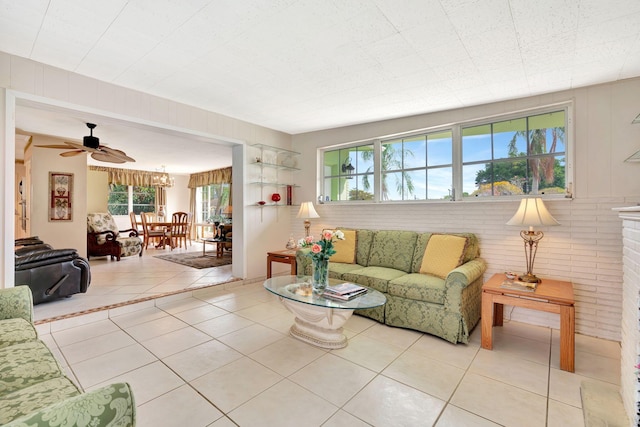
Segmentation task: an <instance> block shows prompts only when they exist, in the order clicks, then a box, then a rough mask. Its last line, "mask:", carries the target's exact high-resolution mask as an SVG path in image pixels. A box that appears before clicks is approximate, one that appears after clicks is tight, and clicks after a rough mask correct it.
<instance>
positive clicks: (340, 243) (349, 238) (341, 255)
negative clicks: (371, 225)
mask: <svg viewBox="0 0 640 427" xmlns="http://www.w3.org/2000/svg"><path fill="white" fill-rule="evenodd" d="M341 231H342V232H343V233H344V240H338V239H335V240H334V241H333V248H334V249H335V250H336V253H335V254H333V255H331V258H329V261H331V262H342V263H345V264H355V263H356V243H357V241H356V230H341Z"/></svg>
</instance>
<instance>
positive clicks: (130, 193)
mask: <svg viewBox="0 0 640 427" xmlns="http://www.w3.org/2000/svg"><path fill="white" fill-rule="evenodd" d="M116 185H119V186H123V187H127V212H126V213H124V214H114V213H111V206H114V205H113V204H111V203H109V199H110V198H111V193H112V192H113V190H112V188H113V186H116ZM133 187H144V188H155V191H156V192H157V191H158V189H157V188H156V187H154V186H151V185H149V186H145V185H135V186H134V185H125V184H110V185H109V192H108V194H107V212H109V213H111V215H116V216H126V215H129V212H135V209H134V207H133V206H134V203H133ZM123 193H124V192H123ZM155 196H156V194H155V193H154V201H153V204H149V205H140V204H139V203H136V206H153V210H152V211H151V212H155V211H156V208H157V207H156V197H155ZM116 206H124V204H118V205H116ZM144 212H148V211H144ZM139 214H140V212H136V215H139Z"/></svg>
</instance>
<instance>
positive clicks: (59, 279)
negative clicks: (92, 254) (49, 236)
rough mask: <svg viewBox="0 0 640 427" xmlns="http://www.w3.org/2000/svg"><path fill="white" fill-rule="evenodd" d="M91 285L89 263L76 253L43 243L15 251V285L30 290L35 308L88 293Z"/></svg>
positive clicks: (73, 250) (72, 250)
mask: <svg viewBox="0 0 640 427" xmlns="http://www.w3.org/2000/svg"><path fill="white" fill-rule="evenodd" d="M16 243H18V242H17V241H16ZM90 283H91V269H90V267H89V262H88V261H87V260H86V259H85V258H82V257H81V256H80V255H79V254H78V252H77V251H76V250H75V249H53V248H52V247H51V246H50V245H47V244H46V243H41V244H32V245H28V246H24V247H22V248H20V249H16V251H15V285H16V286H18V285H26V286H29V288H31V293H32V294H33V304H34V305H35V304H40V303H42V302H46V301H50V300H54V299H57V298H61V297H69V296H71V295H73V294H77V293H84V292H87V289H88V288H89V284H90Z"/></svg>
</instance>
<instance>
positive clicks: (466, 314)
mask: <svg viewBox="0 0 640 427" xmlns="http://www.w3.org/2000/svg"><path fill="white" fill-rule="evenodd" d="M341 230H342V231H343V232H345V234H346V236H347V239H346V241H345V244H346V242H347V241H348V240H349V239H351V240H352V242H351V245H352V246H351V248H348V247H343V248H339V247H336V250H337V252H338V253H337V254H336V255H335V256H337V255H340V252H341V251H342V252H343V254H342V255H340V258H339V259H340V261H342V262H333V260H330V262H329V277H330V278H334V279H339V280H344V281H347V282H354V283H359V284H361V285H364V286H368V287H370V288H373V289H376V290H378V291H380V292H382V293H383V294H385V296H386V297H387V303H386V304H385V305H384V306H382V307H377V308H374V309H366V310H358V311H357V312H356V313H357V314H360V315H363V316H366V317H370V318H372V319H375V320H377V321H378V322H381V323H385V324H387V325H389V326H396V327H402V328H408V329H414V330H418V331H422V332H426V333H429V334H432V335H436V336H438V337H441V338H444V339H445V340H447V341H450V342H452V343H458V342H462V343H468V341H469V334H470V332H471V330H472V329H473V328H474V327H475V325H476V324H477V323H478V321H479V320H480V311H481V291H482V283H483V274H484V272H485V270H486V264H485V262H484V261H483V260H482V259H481V258H479V255H480V248H479V244H478V239H477V237H476V236H475V235H474V234H471V233H448V234H447V233H418V232H414V231H399V230H364V229H357V230H353V231H351V230H346V229H344V228H341ZM349 231H350V234H349ZM436 236H437V237H436ZM434 237H435V238H434ZM449 240H450V241H455V248H453V247H452V246H451V247H450V246H449V244H448V243H446V242H447V241H449ZM430 242H431V243H430ZM441 242H445V243H441ZM336 243H341V241H337V242H336ZM351 251H353V252H354V253H353V256H352V255H351ZM308 253H309V249H299V250H298V251H297V253H296V261H297V269H298V275H305V276H308V275H311V273H312V263H311V258H310V257H309V256H308ZM345 258H346V259H345ZM345 261H346V262H345Z"/></svg>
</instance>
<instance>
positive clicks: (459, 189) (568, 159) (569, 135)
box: [318, 101, 575, 204]
mask: <svg viewBox="0 0 640 427" xmlns="http://www.w3.org/2000/svg"><path fill="white" fill-rule="evenodd" d="M573 109H574V107H573V102H570V101H569V102H561V103H556V104H549V105H545V106H541V107H536V108H531V109H525V110H519V111H513V112H510V113H505V114H497V115H492V116H485V117H481V118H475V119H472V120H466V121H460V122H455V123H448V124H445V125H438V126H432V127H429V128H423V129H419V130H414V131H409V132H401V133H397V134H393V135H386V136H384V137H377V138H371V139H367V140H359V141H355V142H350V143H346V144H339V145H332V146H327V147H322V148H319V149H318V154H319V155H318V161H319V171H318V172H319V173H318V176H319V178H320V183H321V185H320V195H319V197H318V200H320V198H322V199H323V202H327V203H352V204H353V203H395V204H397V203H442V202H447V203H449V202H452V201H453V202H471V203H476V202H482V201H499V200H510V199H511V200H513V199H521V198H522V197H529V196H533V195H534V194H533V193H528V194H520V195H490V196H485V197H464V196H463V159H462V156H463V152H462V146H463V144H462V129H463V128H469V127H474V126H481V125H491V124H495V123H499V122H503V121H508V120H516V119H525V118H530V117H532V116H537V115H541V114H545V113H553V112H558V111H564V115H565V129H564V146H565V150H564V159H565V160H564V163H565V165H564V167H565V171H564V172H565V183H564V184H565V185H564V186H565V191H564V192H563V193H556V194H546V193H544V192H542V193H541V192H539V193H538V194H535V196H536V197H542V198H545V199H554V198H555V199H558V198H566V199H571V198H573V188H574V186H575V185H574V182H575V177H574V162H575V155H574V152H575V151H574V143H575V142H574V137H573V135H574V131H573ZM447 130H450V131H451V135H452V163H451V165H452V168H453V177H452V187H451V188H452V190H451V193H452V195H451V197H450V198H449V199H419V200H410V199H409V200H382V199H381V194H380V193H381V185H382V170H381V157H380V153H381V147H382V144H383V143H385V142H388V141H393V140H398V139H403V138H404V139H407V138H412V137H416V136H421V135H428V134H433V133H439V132H445V131H447ZM371 144H373V146H374V150H373V151H374V168H373V169H374V171H373V174H374V180H373V182H374V188H373V190H374V191H373V193H374V197H373V200H339V201H336V200H326V195H327V194H330V192H329V191H328V190H327V189H326V188H325V187H326V178H327V177H326V176H325V174H324V155H325V153H326V152H327V151H335V150H344V149H349V148H353V147H358V146H366V145H371ZM533 157H534V156H525V157H520V159H524V160H527V159H530V158H533ZM425 182H426V180H425ZM427 191H428V190H427ZM427 194H428V193H427Z"/></svg>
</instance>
